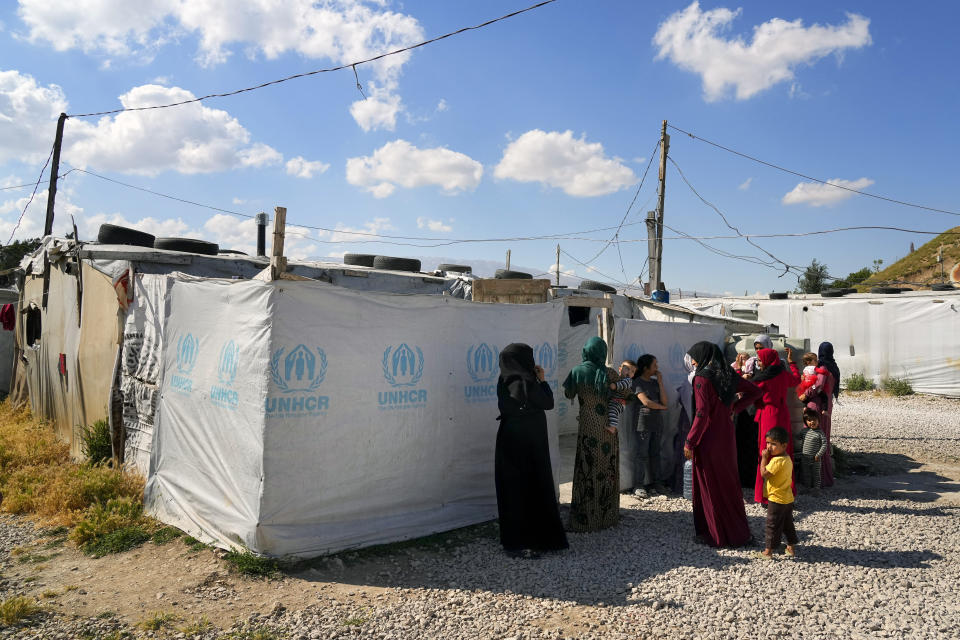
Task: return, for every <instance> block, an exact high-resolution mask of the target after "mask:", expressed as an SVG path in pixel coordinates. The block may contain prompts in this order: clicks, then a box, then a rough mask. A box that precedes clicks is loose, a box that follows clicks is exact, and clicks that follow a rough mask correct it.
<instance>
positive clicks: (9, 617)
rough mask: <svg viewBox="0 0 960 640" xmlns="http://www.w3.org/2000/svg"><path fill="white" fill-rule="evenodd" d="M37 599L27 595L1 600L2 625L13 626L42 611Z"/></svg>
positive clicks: (0, 620) (0, 614)
mask: <svg viewBox="0 0 960 640" xmlns="http://www.w3.org/2000/svg"><path fill="white" fill-rule="evenodd" d="M40 611H41V609H40V607H39V606H37V602H36V600H34V599H33V598H28V597H26V596H14V597H12V598H8V599H6V600H4V601H3V602H0V625H3V626H7V627H10V626H13V625H16V624H22V623H23V622H24V621H26V620H28V619H29V618H32V617H33V616H35V615H37V614H38V613H40Z"/></svg>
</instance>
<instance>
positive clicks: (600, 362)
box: [563, 336, 620, 531]
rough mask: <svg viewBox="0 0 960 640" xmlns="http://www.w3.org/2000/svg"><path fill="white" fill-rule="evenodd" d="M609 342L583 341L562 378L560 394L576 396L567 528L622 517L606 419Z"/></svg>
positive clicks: (615, 453)
mask: <svg viewBox="0 0 960 640" xmlns="http://www.w3.org/2000/svg"><path fill="white" fill-rule="evenodd" d="M606 363H607V343H606V342H604V341H603V340H601V339H600V338H598V337H596V336H594V337H592V338H590V339H589V340H587V342H586V344H584V345H583V362H581V363H580V364H578V365H577V366H576V367H574V368H573V369H572V370H571V371H570V375H568V376H567V379H566V380H564V381H563V394H564V395H565V396H566V397H567V398H570V399H571V400H572V399H573V398H575V397H579V398H580V414H579V418H578V420H579V423H580V426H579V429H578V430H577V457H576V459H575V460H574V463H573V496H572V498H571V500H570V529H571V530H573V531H597V530H599V529H605V528H607V527H611V526H613V525H615V524H616V523H617V521H618V519H619V518H620V441H619V439H618V436H617V430H616V429H614V428H612V427H611V426H610V423H609V421H608V420H607V403H608V401H609V396H610V384H611V383H612V382H616V381H617V380H619V378H620V376H619V374H617V372H616V371H614V370H613V369H611V368H609V367H607V364H606Z"/></svg>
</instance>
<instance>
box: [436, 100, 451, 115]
mask: <svg viewBox="0 0 960 640" xmlns="http://www.w3.org/2000/svg"><path fill="white" fill-rule="evenodd" d="M449 108H450V105H448V104H447V101H446V99H444V98H440V102H438V103H437V113H441V112H443V111H446V110H448V109H449Z"/></svg>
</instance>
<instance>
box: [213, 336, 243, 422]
mask: <svg viewBox="0 0 960 640" xmlns="http://www.w3.org/2000/svg"><path fill="white" fill-rule="evenodd" d="M239 363H240V347H238V346H237V343H236V342H234V341H233V340H230V341H229V342H227V343H226V344H225V345H223V347H221V349H220V361H219V363H218V364H217V380H218V381H219V383H220V384H215V385H213V386H212V387H210V402H211V404H214V405H216V406H218V407H223V408H224V409H230V410H236V408H237V406H239V404H240V394H239V393H237V391H236V390H235V389H231V387H232V386H233V381H234V380H236V378H237V366H238V365H239Z"/></svg>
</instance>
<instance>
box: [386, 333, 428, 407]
mask: <svg viewBox="0 0 960 640" xmlns="http://www.w3.org/2000/svg"><path fill="white" fill-rule="evenodd" d="M383 377H384V379H385V380H386V381H387V382H389V383H390V386H391V387H394V389H393V390H390V391H381V392H379V394H378V398H377V399H378V402H379V406H380V408H381V409H412V408H415V407H423V406H426V404H427V390H426V389H412V388H399V387H415V386H416V385H417V383H418V382H420V378H422V377H423V351H421V350H420V347H416V346H415V347H411V346H410V345H408V344H407V343H405V342H404V343H402V344H400V345H397V346H390V347H387V348H386V349H385V350H384V352H383Z"/></svg>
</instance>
